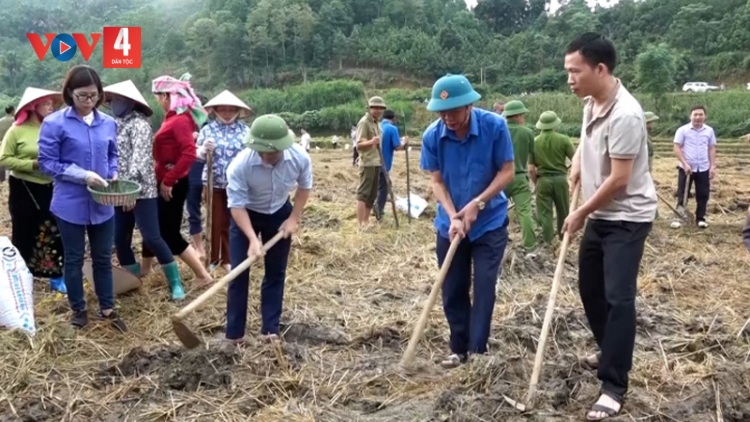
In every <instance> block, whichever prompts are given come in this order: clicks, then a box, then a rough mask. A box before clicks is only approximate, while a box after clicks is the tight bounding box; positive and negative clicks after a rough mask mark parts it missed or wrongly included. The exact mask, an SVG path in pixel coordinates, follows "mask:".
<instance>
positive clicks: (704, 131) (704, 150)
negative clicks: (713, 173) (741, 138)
mask: <svg viewBox="0 0 750 422" xmlns="http://www.w3.org/2000/svg"><path fill="white" fill-rule="evenodd" d="M674 143H675V144H677V145H679V146H680V147H682V155H683V156H684V157H685V161H686V162H687V163H688V165H689V166H690V169H691V170H692V171H693V172H701V171H707V170H709V168H710V166H711V163H710V162H709V160H708V149H709V147H711V146H715V145H716V134H714V129H713V128H712V127H711V126H709V125H706V124H704V125H703V126H701V127H700V128H696V127H694V126H693V124H692V123H688V124H686V125H684V126H681V127H680V128H679V129H677V132H676V133H675V134H674ZM680 167H682V163H680Z"/></svg>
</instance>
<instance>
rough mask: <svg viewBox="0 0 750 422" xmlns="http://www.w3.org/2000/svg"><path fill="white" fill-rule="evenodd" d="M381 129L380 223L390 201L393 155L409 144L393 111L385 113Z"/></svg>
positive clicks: (377, 202) (378, 204) (376, 215)
mask: <svg viewBox="0 0 750 422" xmlns="http://www.w3.org/2000/svg"><path fill="white" fill-rule="evenodd" d="M380 128H381V130H382V131H383V135H382V139H381V140H380V150H381V151H382V152H383V161H385V163H384V164H385V170H383V168H382V167H381V168H380V178H379V181H378V199H377V200H376V201H375V205H376V207H375V218H377V220H378V221H380V220H382V219H383V210H384V209H385V203H386V202H387V201H388V179H387V177H390V176H389V173H390V171H391V167H392V166H393V153H394V152H395V151H401V150H403V149H404V147H406V145H407V144H408V142H409V137H408V136H404V137H403V138H402V137H401V136H399V134H398V127H397V126H396V113H395V112H394V111H393V110H386V111H384V112H383V120H382V121H381V122H380Z"/></svg>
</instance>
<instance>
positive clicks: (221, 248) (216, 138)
mask: <svg viewBox="0 0 750 422" xmlns="http://www.w3.org/2000/svg"><path fill="white" fill-rule="evenodd" d="M205 108H206V111H208V112H209V113H213V114H214V115H215V116H216V118H215V119H214V120H212V121H211V122H210V123H208V124H207V125H206V126H204V127H203V129H201V131H200V134H199V135H198V158H199V159H200V160H205V159H206V156H207V154H209V153H212V154H213V198H212V210H211V257H210V258H211V263H212V264H214V265H222V266H224V268H226V269H227V270H229V269H230V263H229V208H228V207H227V190H226V189H227V183H228V181H227V167H228V166H229V163H231V162H232V160H233V159H234V157H236V156H237V155H238V154H239V153H240V152H241V151H242V150H243V148H244V140H245V137H246V136H247V134H248V133H250V129H249V128H248V127H247V125H245V123H243V122H242V121H240V120H239V119H242V118H245V117H247V116H249V115H250V114H251V113H252V109H251V108H250V107H249V106H248V105H247V104H245V103H244V102H243V101H242V100H240V99H239V98H237V97H236V96H235V95H234V94H232V93H231V92H229V91H223V92H222V93H221V94H219V95H217V96H216V97H214V98H213V99H211V101H209V102H208V103H206V105H205ZM207 183H208V168H206V169H204V171H203V184H204V185H207Z"/></svg>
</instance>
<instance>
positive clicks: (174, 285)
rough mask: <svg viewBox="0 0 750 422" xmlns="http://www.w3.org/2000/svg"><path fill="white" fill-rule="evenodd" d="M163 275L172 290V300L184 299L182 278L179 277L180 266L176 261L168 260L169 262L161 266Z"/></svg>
mask: <svg viewBox="0 0 750 422" xmlns="http://www.w3.org/2000/svg"><path fill="white" fill-rule="evenodd" d="M161 269H162V271H164V275H165V276H166V277H167V282H168V283H169V288H170V289H171V290H172V300H182V299H185V291H184V290H183V289H182V278H181V277H180V267H178V266H177V262H174V261H172V262H170V263H169V264H166V265H162V266H161Z"/></svg>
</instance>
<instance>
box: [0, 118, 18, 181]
mask: <svg viewBox="0 0 750 422" xmlns="http://www.w3.org/2000/svg"><path fill="white" fill-rule="evenodd" d="M15 114H16V108H15V107H13V106H12V105H10V104H9V105H8V106H6V107H5V116H3V117H2V118H0V142H2V140H3V138H4V137H5V132H7V131H8V129H10V127H11V126H13V120H14V117H13V116H14V115H15ZM4 181H5V167H3V166H0V182H4Z"/></svg>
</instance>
